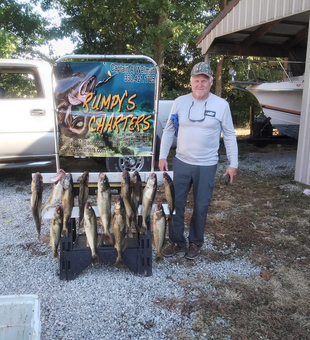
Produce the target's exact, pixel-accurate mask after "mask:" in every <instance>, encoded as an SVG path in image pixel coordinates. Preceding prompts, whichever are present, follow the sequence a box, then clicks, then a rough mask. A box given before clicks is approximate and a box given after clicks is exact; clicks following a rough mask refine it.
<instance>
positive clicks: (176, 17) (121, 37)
mask: <svg viewBox="0 0 310 340" xmlns="http://www.w3.org/2000/svg"><path fill="white" fill-rule="evenodd" d="M41 4H42V6H43V7H42V8H43V9H48V8H51V7H54V8H58V10H59V11H61V12H63V13H64V14H65V15H66V17H63V19H62V24H61V29H62V30H63V31H64V32H66V34H67V35H68V36H71V37H72V39H73V40H75V42H76V43H77V49H76V50H75V53H79V54H144V55H147V56H149V57H151V58H153V59H154V60H155V62H156V63H157V64H158V65H159V67H160V69H161V71H162V84H163V86H162V96H163V97H165V98H172V97H175V96H177V95H179V94H182V93H183V92H184V91H187V89H188V82H189V76H190V69H191V65H192V63H193V62H195V61H196V60H199V61H200V60H203V56H202V55H201V51H200V50H198V49H197V48H196V46H195V40H196V39H197V37H198V36H199V34H201V32H202V31H203V29H204V28H205V27H206V26H207V25H208V24H209V23H210V22H211V21H212V15H213V14H214V13H215V11H216V4H217V1H216V0H194V1H192V0H127V1H121V0H102V1H94V0H70V1H69V0H57V1H56V0H41ZM168 84H169V85H168Z"/></svg>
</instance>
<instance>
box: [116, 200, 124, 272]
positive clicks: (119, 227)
mask: <svg viewBox="0 0 310 340" xmlns="http://www.w3.org/2000/svg"><path fill="white" fill-rule="evenodd" d="M113 234H114V239H115V243H114V247H115V248H116V250H117V258H116V261H115V266H116V267H124V266H125V263H124V259H123V255H122V252H123V251H124V250H125V249H126V247H127V238H126V211H125V206H124V202H123V199H122V197H121V196H118V198H117V200H116V202H115V204H114V213H113Z"/></svg>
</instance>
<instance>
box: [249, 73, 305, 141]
mask: <svg viewBox="0 0 310 340" xmlns="http://www.w3.org/2000/svg"><path fill="white" fill-rule="evenodd" d="M246 89H247V90H248V91H249V92H251V93H252V94H253V95H254V96H255V97H256V98H257V100H258V102H259V103H260V105H261V106H262V109H263V112H264V114H265V116H266V117H270V118H271V120H270V122H271V124H272V125H273V126H274V128H276V129H277V130H278V131H279V132H281V133H283V134H285V135H287V136H290V137H293V138H298V131H299V124H300V113H301V102H302V93H303V77H295V79H294V78H292V81H291V82H290V81H284V82H271V83H263V84H258V85H250V86H248V87H247V88H246Z"/></svg>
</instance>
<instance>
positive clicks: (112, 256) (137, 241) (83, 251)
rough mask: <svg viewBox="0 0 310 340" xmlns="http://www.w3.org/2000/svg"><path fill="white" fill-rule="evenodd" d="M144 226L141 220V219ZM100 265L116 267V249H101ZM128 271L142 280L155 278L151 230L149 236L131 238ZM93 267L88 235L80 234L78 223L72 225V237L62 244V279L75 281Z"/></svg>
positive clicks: (126, 263)
mask: <svg viewBox="0 0 310 340" xmlns="http://www.w3.org/2000/svg"><path fill="white" fill-rule="evenodd" d="M138 223H139V225H141V216H139V219H138ZM97 254H98V257H99V263H114V262H115V261H116V258H117V251H116V249H115V248H114V246H113V245H103V246H100V247H98V248H97ZM123 259H124V263H125V265H126V267H127V268H128V269H130V270H131V271H133V272H134V273H135V274H138V275H141V276H151V275H152V235H151V230H150V228H148V231H147V234H146V235H141V234H139V233H135V234H134V236H133V238H127V248H126V249H125V250H124V252H123ZM90 265H91V251H90V248H88V247H86V235H85V234H78V235H77V234H76V223H75V219H74V218H71V220H70V223H69V224H68V237H66V238H64V237H62V238H61V241H60V279H61V280H73V279H75V278H76V277H77V276H78V275H79V274H80V273H81V272H82V271H83V270H85V269H86V268H87V267H89V266H90Z"/></svg>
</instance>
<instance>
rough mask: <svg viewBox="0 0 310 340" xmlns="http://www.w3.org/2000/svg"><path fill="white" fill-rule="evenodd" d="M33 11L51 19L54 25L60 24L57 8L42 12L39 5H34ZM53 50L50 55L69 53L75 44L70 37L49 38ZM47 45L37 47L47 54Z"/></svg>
mask: <svg viewBox="0 0 310 340" xmlns="http://www.w3.org/2000/svg"><path fill="white" fill-rule="evenodd" d="M18 2H20V3H28V2H29V1H28V0H18ZM35 11H36V12H38V13H39V14H40V15H42V16H43V17H45V18H48V19H51V21H52V23H53V24H54V25H60V17H59V15H58V12H57V10H55V9H53V10H49V11H47V12H43V11H42V10H41V8H40V5H37V6H35ZM49 45H50V46H51V47H52V48H53V50H54V53H53V54H52V55H51V57H53V56H57V57H58V56H63V55H65V54H71V53H72V52H73V50H74V48H75V45H74V44H73V43H72V41H71V40H70V38H64V39H62V40H57V41H56V40H51V41H50V44H49ZM49 45H43V46H41V47H39V48H37V49H38V50H39V51H40V52H42V53H44V54H46V55H49Z"/></svg>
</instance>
